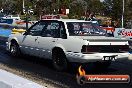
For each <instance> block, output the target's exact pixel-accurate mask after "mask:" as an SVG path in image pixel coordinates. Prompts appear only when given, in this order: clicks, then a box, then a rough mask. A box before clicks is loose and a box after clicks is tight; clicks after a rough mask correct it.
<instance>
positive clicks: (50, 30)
mask: <svg viewBox="0 0 132 88" xmlns="http://www.w3.org/2000/svg"><path fill="white" fill-rule="evenodd" d="M42 36H43V37H57V38H58V37H60V24H59V22H54V21H53V22H48V24H47V26H46V27H45V29H44V30H43V32H42Z"/></svg>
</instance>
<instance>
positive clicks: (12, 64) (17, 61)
mask: <svg viewBox="0 0 132 88" xmlns="http://www.w3.org/2000/svg"><path fill="white" fill-rule="evenodd" d="M5 41H6V39H3V40H0V69H3V70H6V71H8V72H11V73H14V74H16V75H19V76H21V77H24V78H27V79H29V80H32V81H34V82H36V83H39V84H41V85H43V86H47V87H48V88H132V82H130V83H128V84H123V83H122V84H114V83H113V84H112V83H104V84H85V85H82V86H81V85H78V84H77V81H76V74H77V68H74V67H72V68H70V69H69V71H67V72H57V71H55V70H54V69H53V67H52V65H51V61H49V60H45V59H40V58H36V57H31V56H23V57H21V58H14V57H11V56H10V54H9V53H8V52H7V51H6V50H5ZM87 68H88V70H87V71H86V73H87V74H124V75H130V77H131V79H132V61H129V60H123V61H118V62H112V64H111V66H110V67H109V68H108V69H106V70H98V69H94V68H90V67H89V66H87Z"/></svg>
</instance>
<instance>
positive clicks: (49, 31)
mask: <svg viewBox="0 0 132 88" xmlns="http://www.w3.org/2000/svg"><path fill="white" fill-rule="evenodd" d="M41 36H42V37H39V38H38V42H39V43H38V47H39V49H40V51H42V52H39V56H40V57H45V58H46V59H51V53H52V48H53V46H54V45H55V44H56V41H57V40H58V38H59V37H60V22H59V21H47V26H46V27H45V28H44V29H43V32H42V35H41Z"/></svg>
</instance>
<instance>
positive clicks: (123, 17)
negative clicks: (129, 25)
mask: <svg viewBox="0 0 132 88" xmlns="http://www.w3.org/2000/svg"><path fill="white" fill-rule="evenodd" d="M122 4H123V6H122V28H124V0H123V3H122Z"/></svg>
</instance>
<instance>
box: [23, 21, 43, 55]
mask: <svg viewBox="0 0 132 88" xmlns="http://www.w3.org/2000/svg"><path fill="white" fill-rule="evenodd" d="M44 26H45V22H43V21H39V22H37V23H36V24H34V25H33V26H32V27H31V28H29V30H28V31H27V32H26V33H24V35H23V38H22V41H21V46H22V51H23V52H24V53H26V54H30V55H34V56H37V55H38V51H39V49H38V46H37V44H38V41H37V39H38V38H39V37H40V35H41V32H42V29H43V28H44Z"/></svg>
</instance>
